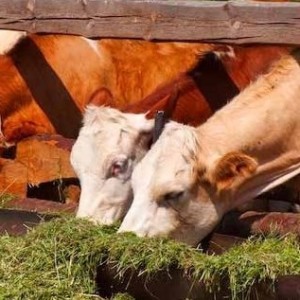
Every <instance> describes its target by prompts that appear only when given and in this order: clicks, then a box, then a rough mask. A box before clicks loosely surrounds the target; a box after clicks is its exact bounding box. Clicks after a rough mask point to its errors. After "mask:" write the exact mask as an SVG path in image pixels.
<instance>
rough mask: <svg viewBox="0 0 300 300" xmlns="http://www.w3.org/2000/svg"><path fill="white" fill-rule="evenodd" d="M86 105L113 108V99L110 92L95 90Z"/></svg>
mask: <svg viewBox="0 0 300 300" xmlns="http://www.w3.org/2000/svg"><path fill="white" fill-rule="evenodd" d="M88 104H93V105H95V106H103V105H104V106H109V107H114V98H113V96H112V93H111V92H110V90H109V89H107V88H104V87H103V88H100V89H98V90H96V91H95V92H94V93H93V94H92V96H91V97H90V100H89V102H88Z"/></svg>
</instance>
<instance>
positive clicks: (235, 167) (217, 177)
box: [212, 152, 257, 190]
mask: <svg viewBox="0 0 300 300" xmlns="http://www.w3.org/2000/svg"><path fill="white" fill-rule="evenodd" d="M256 169H257V161H256V160H255V159H254V158H252V157H250V156H248V155H246V154H243V153H241V152H231V153H228V154H226V155H224V156H223V157H222V158H220V159H219V161H218V162H217V164H216V167H215V169H214V172H213V176H212V181H213V183H214V184H216V186H217V189H218V190H224V189H230V188H232V187H235V186H237V185H239V184H241V183H242V182H243V181H244V180H245V179H246V178H249V177H250V176H251V175H252V174H254V173H255V171H256Z"/></svg>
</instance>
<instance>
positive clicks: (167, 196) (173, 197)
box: [164, 191, 184, 201]
mask: <svg viewBox="0 0 300 300" xmlns="http://www.w3.org/2000/svg"><path fill="white" fill-rule="evenodd" d="M183 194H184V191H178V192H170V193H167V194H165V195H164V200H165V201H176V200H178V199H180V198H181V197H182V196H183Z"/></svg>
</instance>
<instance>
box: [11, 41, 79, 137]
mask: <svg viewBox="0 0 300 300" xmlns="http://www.w3.org/2000/svg"><path fill="white" fill-rule="evenodd" d="M10 56H11V58H12V59H13V62H14V64H15V66H16V68H17V69H18V71H19V73H20V75H21V76H22V78H23V80H24V81H25V82H26V84H27V86H28V88H29V89H30V92H31V94H32V96H33V98H34V100H35V101H36V103H37V104H38V106H39V107H40V108H41V110H42V111H43V112H44V113H45V115H46V116H47V117H48V118H49V120H50V122H51V123H52V125H53V127H54V128H55V130H56V132H57V133H60V134H62V135H63V136H65V137H68V138H76V137H77V135H78V132H79V129H80V127H81V119H82V114H81V112H80V110H79V108H78V107H77V106H76V104H75V102H74V99H73V98H72V96H71V95H70V93H69V91H68V90H67V89H66V87H65V86H64V84H63V82H62V81H61V79H60V78H59V77H58V76H57V75H56V73H55V71H54V70H53V69H52V68H51V66H50V65H49V63H48V62H47V60H46V59H45V57H44V54H43V53H42V52H41V50H40V49H39V48H38V46H37V45H36V44H35V43H34V41H33V40H32V39H31V38H30V37H27V38H25V39H23V40H22V41H21V42H20V43H19V44H18V45H17V46H16V47H15V49H13V50H12V51H11V52H10ZM62 63H63V62H62Z"/></svg>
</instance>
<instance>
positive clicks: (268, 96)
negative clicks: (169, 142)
mask: <svg viewBox="0 0 300 300" xmlns="http://www.w3.org/2000/svg"><path fill="white" fill-rule="evenodd" d="M293 57H294V58H295V59H296V61H295V59H293ZM293 57H291V56H284V57H282V59H280V60H279V61H277V62H276V64H274V67H273V69H272V70H271V71H270V73H269V74H267V75H263V76H261V77H260V78H259V79H258V80H257V81H256V82H255V83H253V84H252V85H251V86H249V87H248V88H247V89H245V90H244V91H243V92H241V93H240V94H239V95H238V96H237V97H236V98H235V99H234V100H233V101H232V102H231V103H229V104H228V105H227V106H226V107H224V109H222V110H220V111H219V112H217V113H216V114H215V115H214V116H213V117H211V118H210V119H209V120H208V121H207V122H206V123H205V124H203V125H202V126H200V127H199V128H198V129H197V132H198V139H199V144H200V145H201V150H200V151H201V157H204V158H205V164H206V165H208V166H213V165H214V164H215V163H216V161H217V160H218V159H219V158H221V157H222V156H224V155H225V154H227V153H230V152H237V151H238V152H243V153H245V154H248V155H250V156H252V157H254V158H255V159H256V160H257V162H258V164H259V166H258V169H257V171H256V173H255V175H254V176H253V177H251V178H250V179H249V181H248V182H247V184H246V185H245V187H244V188H243V189H241V190H240V194H239V195H238V197H239V198H240V201H241V202H242V201H244V200H247V199H249V197H253V196H256V195H259V194H261V193H263V192H266V191H268V190H270V189H272V188H274V187H275V186H277V185H279V184H281V183H283V182H285V181H287V180H288V179H290V178H292V177H294V176H296V175H297V174H299V173H300V155H299V152H300V148H299V147H300V144H299V143H298V140H299V136H298V135H299V131H300V120H299V121H298V111H299V110H300V101H298V99H297V98H295V97H297V95H298V94H299V92H300V86H299V82H300V66H299V61H300V52H299V49H298V50H297V51H296V52H294V53H293ZM283 97H284V99H283ZM283 104H284V105H283ZM283 107H285V108H286V110H285V111H284V114H283ZM287 108H288V109H287ZM295 132H296V133H298V135H297V136H296V135H295V134H294V133H295ZM199 157H200V156H199ZM258 182H259V184H258ZM249 191H251V193H252V194H251V193H250V192H249ZM245 197H246V198H247V199H245Z"/></svg>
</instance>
